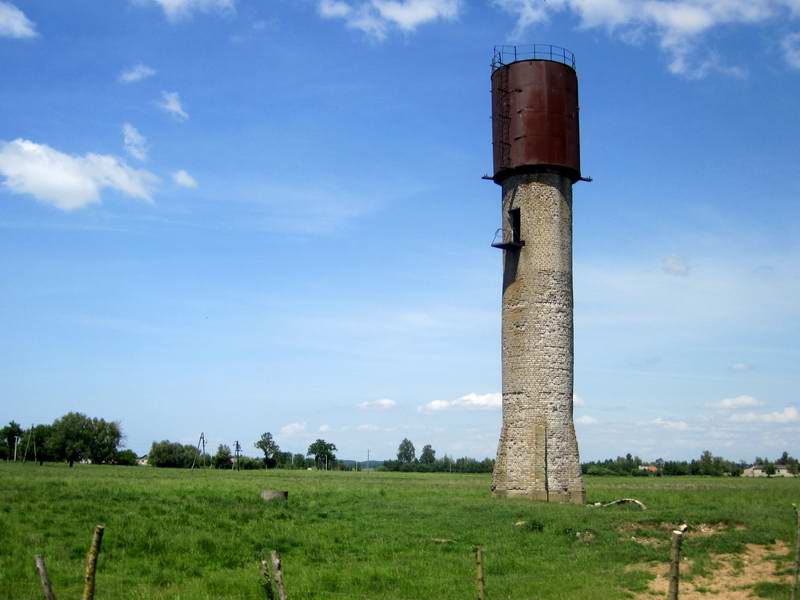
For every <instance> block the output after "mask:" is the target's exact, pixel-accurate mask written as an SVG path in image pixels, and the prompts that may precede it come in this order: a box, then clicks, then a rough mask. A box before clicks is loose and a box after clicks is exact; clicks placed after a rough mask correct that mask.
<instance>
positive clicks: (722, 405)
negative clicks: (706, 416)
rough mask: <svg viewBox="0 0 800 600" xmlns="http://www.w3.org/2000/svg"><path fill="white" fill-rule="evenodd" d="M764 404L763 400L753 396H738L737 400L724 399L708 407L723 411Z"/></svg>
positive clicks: (709, 404) (710, 403) (711, 403)
mask: <svg viewBox="0 0 800 600" xmlns="http://www.w3.org/2000/svg"><path fill="white" fill-rule="evenodd" d="M762 404H764V401H763V400H759V399H757V398H753V397H752V396H736V397H735V398H723V399H722V400H718V401H717V402H709V403H708V404H706V406H709V407H711V408H718V409H721V410H735V409H737V408H750V407H753V406H761V405H762Z"/></svg>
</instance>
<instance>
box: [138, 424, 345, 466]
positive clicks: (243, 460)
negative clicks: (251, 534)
mask: <svg viewBox="0 0 800 600" xmlns="http://www.w3.org/2000/svg"><path fill="white" fill-rule="evenodd" d="M253 447H255V448H257V449H258V450H261V452H262V453H263V455H264V458H263V459H261V458H253V457H252V456H247V455H245V454H239V456H238V457H237V456H234V453H233V452H232V451H231V447H230V446H228V445H227V444H220V445H219V446H218V447H217V451H216V453H214V454H209V453H206V454H203V453H202V452H200V450H199V449H198V448H197V446H192V445H189V444H181V443H179V442H170V441H169V440H163V441H160V442H153V445H152V446H151V447H150V452H149V453H148V455H147V464H149V465H151V466H154V467H163V468H177V469H180V468H189V467H191V466H193V465H195V466H211V467H213V468H215V469H232V468H238V469H244V470H251V469H276V468H278V469H310V468H315V467H316V468H320V469H322V468H327V469H335V468H338V467H339V461H337V459H336V454H335V453H336V451H337V448H336V445H335V444H333V443H331V442H326V441H325V440H322V439H318V440H316V441H315V442H313V443H312V444H311V445H309V447H308V450H307V452H306V454H300V453H292V452H282V451H281V449H280V447H279V446H278V443H277V442H276V441H275V439H274V438H273V437H272V434H271V433H269V432H265V433H262V434H261V437H260V438H259V439H258V440H257V441H256V442H255V443H254V444H253Z"/></svg>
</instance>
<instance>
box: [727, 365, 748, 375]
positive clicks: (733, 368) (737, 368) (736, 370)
mask: <svg viewBox="0 0 800 600" xmlns="http://www.w3.org/2000/svg"><path fill="white" fill-rule="evenodd" d="M728 369H729V370H730V371H733V372H734V373H746V372H747V371H752V370H753V365H751V364H750V363H734V364H732V365H731V366H730V367H728Z"/></svg>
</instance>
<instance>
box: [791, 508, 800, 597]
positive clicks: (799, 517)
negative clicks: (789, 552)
mask: <svg viewBox="0 0 800 600" xmlns="http://www.w3.org/2000/svg"><path fill="white" fill-rule="evenodd" d="M792 507H793V508H794V515H795V519H796V521H797V525H796V527H795V534H794V580H793V581H792V600H797V580H798V577H800V509H799V508H798V507H797V505H796V504H792Z"/></svg>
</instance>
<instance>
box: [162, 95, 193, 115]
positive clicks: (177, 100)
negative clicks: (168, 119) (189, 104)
mask: <svg viewBox="0 0 800 600" xmlns="http://www.w3.org/2000/svg"><path fill="white" fill-rule="evenodd" d="M158 106H159V107H160V108H161V110H163V111H164V112H166V113H168V114H170V115H172V116H173V117H175V118H176V119H177V120H178V121H185V120H187V119H188V118H189V114H188V113H187V112H186V111H185V110H183V105H181V97H180V95H179V94H178V92H161V101H160V102H159V103H158Z"/></svg>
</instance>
